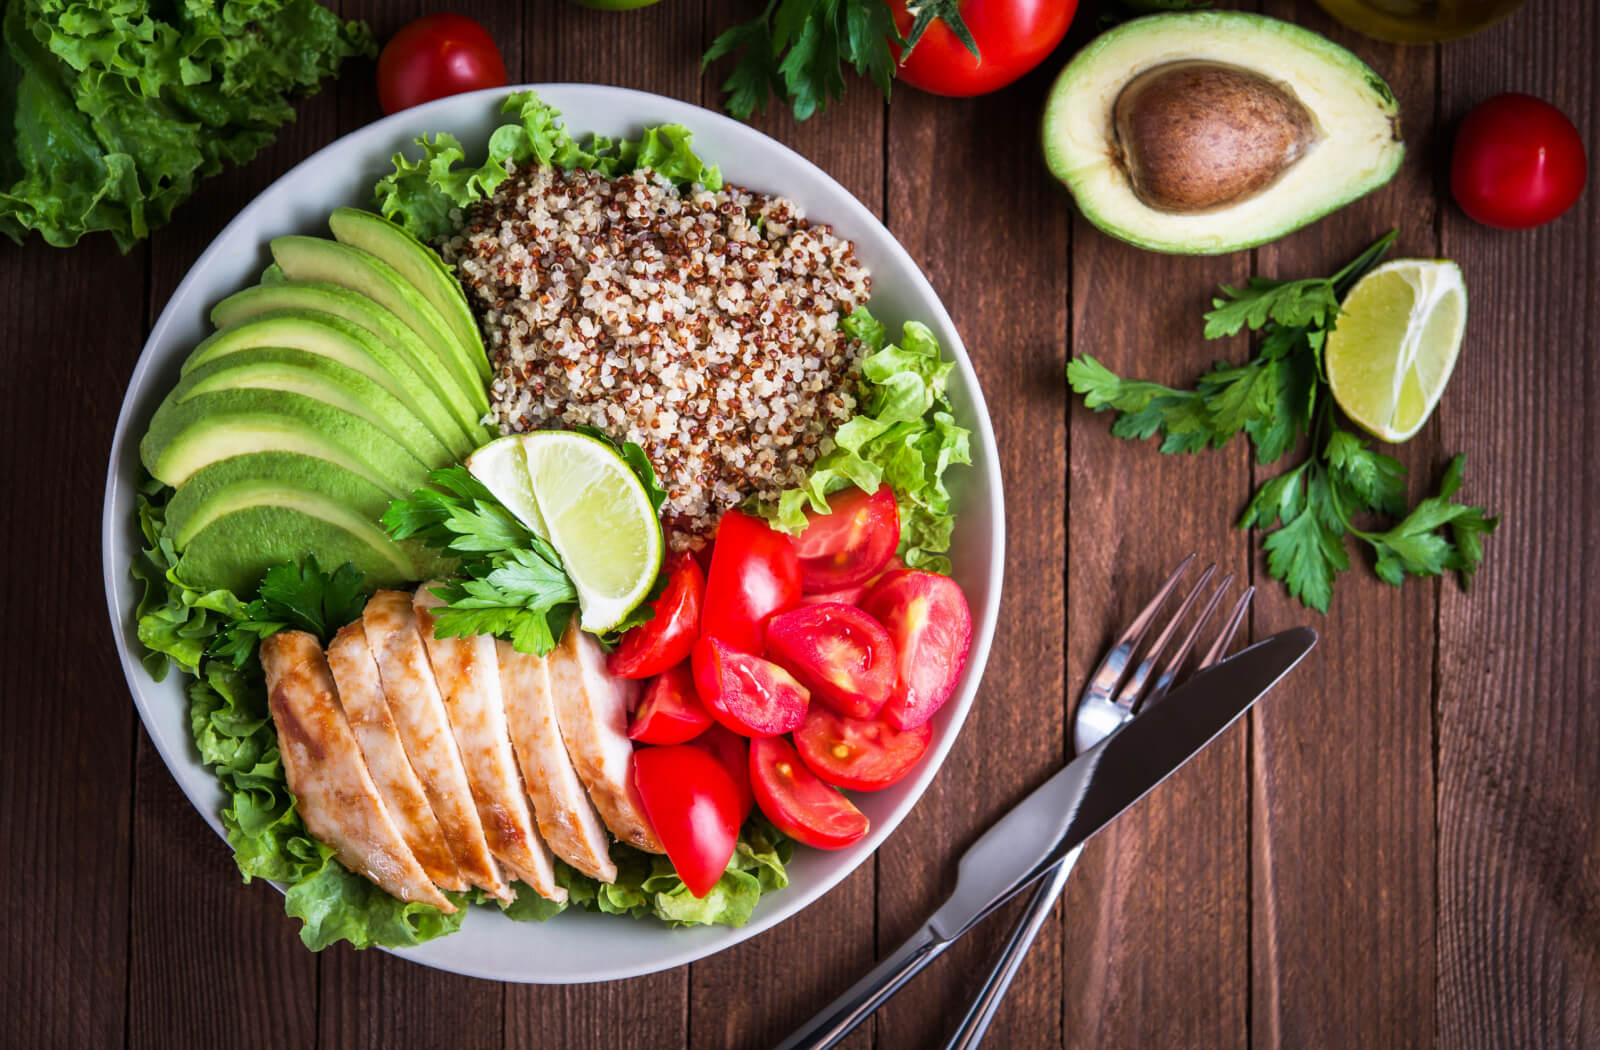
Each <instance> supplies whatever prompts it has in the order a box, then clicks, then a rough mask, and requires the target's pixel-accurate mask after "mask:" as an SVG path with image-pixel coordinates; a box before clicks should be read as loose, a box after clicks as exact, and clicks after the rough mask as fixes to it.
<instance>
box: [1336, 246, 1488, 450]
mask: <svg viewBox="0 0 1600 1050" xmlns="http://www.w3.org/2000/svg"><path fill="white" fill-rule="evenodd" d="M1342 305H1343V311H1344V312H1343V313H1341V314H1340V315H1339V321H1338V324H1337V325H1336V326H1335V327H1334V329H1333V331H1332V332H1331V333H1330V334H1329V335H1328V342H1327V345H1326V346H1324V347H1323V351H1322V355H1323V364H1324V365H1325V366H1326V368H1327V370H1328V385H1329V386H1330V387H1331V388H1332V389H1333V399H1334V400H1335V401H1337V402H1338V403H1339V407H1340V408H1342V409H1344V413H1345V415H1347V416H1349V417H1350V418H1351V420H1353V421H1354V422H1355V423H1357V424H1359V425H1360V426H1361V427H1362V428H1363V429H1365V430H1366V431H1368V432H1369V433H1371V434H1372V435H1373V436H1375V437H1378V438H1382V439H1383V440H1384V441H1392V442H1400V441H1405V440H1406V439H1408V438H1410V437H1411V436H1413V435H1414V434H1416V432H1417V431H1419V430H1421V429H1422V424H1424V423H1426V422H1427V421H1428V416H1429V415H1431V414H1432V413H1433V408H1434V406H1435V405H1437V404H1438V403H1439V397H1440V395H1442V394H1443V393H1444V388H1445V384H1447V383H1449V382H1450V373H1451V371H1452V370H1453V369H1454V368H1455V366H1456V356H1457V354H1458V353H1459V352H1460V350H1461V336H1462V333H1463V332H1464V331H1465V330H1466V325H1467V288H1466V284H1465V283H1464V282H1463V281H1462V279H1461V268H1460V267H1459V266H1457V265H1456V264H1455V263H1453V262H1450V261H1449V260H1447V259H1396V260H1395V261H1394V262H1391V263H1385V264H1384V265H1382V266H1380V267H1378V268H1377V269H1376V270H1373V271H1372V272H1371V273H1369V274H1367V275H1366V276H1365V277H1363V278H1361V280H1359V281H1357V282H1356V286H1355V287H1354V288H1352V289H1350V294H1349V295H1347V296H1345V300H1344V303H1343V304H1342Z"/></svg>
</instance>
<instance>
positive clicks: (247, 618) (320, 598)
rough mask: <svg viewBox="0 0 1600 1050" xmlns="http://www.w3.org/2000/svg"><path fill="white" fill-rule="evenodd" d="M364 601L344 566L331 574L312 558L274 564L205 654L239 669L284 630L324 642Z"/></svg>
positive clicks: (350, 568)
mask: <svg viewBox="0 0 1600 1050" xmlns="http://www.w3.org/2000/svg"><path fill="white" fill-rule="evenodd" d="M366 597H367V591H366V582H365V578H364V577H363V575H362V573H361V571H360V570H359V569H357V568H356V567H355V566H354V565H351V564H349V563H348V562H346V563H345V564H344V565H341V566H339V568H337V569H335V570H334V571H333V572H332V573H331V574H330V573H326V572H323V571H322V567H321V566H320V565H318V564H317V557H316V555H314V554H308V555H306V560H305V561H303V562H302V563H300V564H299V565H288V564H285V565H275V566H273V567H272V568H270V569H268V570H267V574H266V575H265V576H263V577H262V579H261V587H260V589H259V590H258V591H257V594H256V598H255V599H254V600H253V601H251V602H250V603H249V604H247V605H245V606H244V608H243V610H242V611H241V612H240V613H239V615H238V616H236V617H235V618H233V619H231V620H230V621H229V622H228V623H227V624H225V625H224V626H223V627H222V629H221V631H220V632H219V633H218V634H217V636H216V637H215V638H214V639H213V640H212V643H211V645H210V646H209V648H208V649H207V655H209V656H213V657H216V658H218V659H221V660H226V661H228V662H229V663H232V664H233V666H234V667H236V668H242V667H244V666H246V665H247V664H248V663H249V662H250V660H251V658H253V657H254V656H255V652H256V646H257V645H259V644H260V643H261V640H262V639H263V638H266V637H268V636H269V635H273V634H277V633H278V632H279V631H284V630H290V629H295V630H301V631H309V632H311V633H312V634H314V635H316V636H317V637H318V638H319V639H320V640H321V641H323V642H324V643H326V642H327V641H328V639H329V638H331V637H332V636H333V632H334V631H336V630H338V629H339V628H340V627H342V626H343V625H345V624H347V623H351V622H352V621H354V620H356V619H358V618H359V617H360V616H361V607H362V605H363V604H365V602H366Z"/></svg>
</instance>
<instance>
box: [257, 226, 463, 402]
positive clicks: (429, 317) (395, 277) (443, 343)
mask: <svg viewBox="0 0 1600 1050" xmlns="http://www.w3.org/2000/svg"><path fill="white" fill-rule="evenodd" d="M271 247H272V257H273V259H275V260H276V261H277V263H278V266H279V267H281V268H282V270H283V272H284V275H285V276H287V277H288V278H289V279H290V280H293V281H327V282H329V283H330V284H338V285H343V286H344V287H346V288H348V289H350V290H351V291H353V292H360V293H361V294H362V295H365V296H366V297H367V298H369V299H372V300H374V301H376V302H377V303H378V305H380V306H382V307H384V308H385V309H388V310H392V311H393V312H394V314H395V316H397V317H399V318H400V320H401V321H403V322H405V324H406V326H407V327H408V328H410V329H411V330H412V331H413V332H415V333H416V334H417V335H418V337H420V338H421V339H422V341H423V342H424V343H426V344H427V345H428V346H429V347H430V348H432V350H433V352H434V353H436V354H438V355H439V359H440V360H442V361H444V362H446V363H447V364H448V365H449V366H450V369H451V371H452V372H453V373H454V374H455V376H456V379H457V380H458V381H460V382H461V383H462V384H464V385H470V384H472V383H476V384H478V385H479V386H480V387H481V386H482V385H483V381H484V379H483V373H482V371H481V369H483V368H487V367H488V360H487V358H484V362H483V364H482V365H481V366H480V365H479V363H478V362H477V360H475V358H483V357H484V353H483V344H482V342H481V341H480V342H479V343H478V346H477V349H476V351H474V350H472V348H470V347H468V346H465V345H462V343H461V342H460V341H459V340H458V339H457V338H456V336H455V335H454V333H453V332H452V331H451V328H450V323H449V322H448V321H446V320H445V319H444V316H443V315H442V314H440V313H439V311H438V309H437V308H436V307H434V305H433V304H432V303H430V302H429V301H428V300H427V299H426V298H424V297H423V295H422V293H421V292H419V291H417V288H416V286H415V285H413V284H412V283H411V282H410V281H409V280H407V279H406V277H405V276H404V275H402V274H401V273H400V271H399V270H396V269H395V268H394V267H393V266H390V265H389V264H388V263H387V262H385V261H384V260H382V259H380V258H378V257H377V256H376V255H373V254H372V253H371V252H365V251H362V250H361V249H360V248H352V247H350V246H349V245H348V244H340V243H339V242H338V241H330V240H328V239H326V238H324V237H300V236H291V237H279V238H277V239H276V240H274V241H273V242H272V245H271Z"/></svg>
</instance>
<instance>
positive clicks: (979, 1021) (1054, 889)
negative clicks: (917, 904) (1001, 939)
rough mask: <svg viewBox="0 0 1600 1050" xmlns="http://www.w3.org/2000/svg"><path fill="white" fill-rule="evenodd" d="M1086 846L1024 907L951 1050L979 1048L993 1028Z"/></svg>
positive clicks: (1054, 871)
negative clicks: (1014, 981) (1035, 940)
mask: <svg viewBox="0 0 1600 1050" xmlns="http://www.w3.org/2000/svg"><path fill="white" fill-rule="evenodd" d="M1082 849H1083V847H1082V846H1079V847H1077V848H1076V849H1074V850H1072V851H1071V852H1070V853H1068V854H1067V855H1066V856H1065V857H1062V858H1061V860H1060V861H1058V862H1057V863H1056V866H1055V867H1054V868H1053V869H1051V870H1050V871H1049V872H1048V873H1047V874H1046V875H1045V877H1044V878H1043V879H1042V880H1040V882H1039V885H1038V886H1037V887H1036V888H1035V889H1034V891H1033V895H1032V896H1031V897H1029V898H1028V903H1027V904H1026V905H1024V906H1023V911H1022V914H1021V915H1020V916H1018V918H1017V922H1016V925H1015V926H1013V927H1012V929H1011V938H1010V940H1008V941H1007V942H1006V946H1005V950H1004V951H1002V952H1001V953H1000V958H999V959H998V960H996V962H995V964H994V969H993V970H991V971H990V972H989V979H988V980H987V981H985V982H984V984H983V987H982V988H981V989H979V990H978V994H977V997H976V998H974V999H973V1001H972V1006H971V1007H970V1008H969V1009H968V1010H967V1015H966V1016H965V1017H963V1018H962V1019H961V1024H960V1026H959V1027H958V1028H957V1029H956V1031H955V1034H954V1035H953V1036H951V1038H950V1041H949V1042H948V1043H946V1044H945V1046H946V1048H947V1050H975V1048H976V1047H977V1045H978V1044H979V1043H981V1042H982V1041H983V1036H984V1033H985V1032H987V1031H988V1030H989V1022H991V1021H993V1020H994V1015H995V1011H996V1010H998V1009H999V1008H1000V1002H1001V1000H1003V999H1004V998H1005V995H1006V990H1007V989H1009V988H1010V987H1011V981H1012V979H1013V978H1014V977H1016V975H1017V971H1018V970H1019V969H1021V968H1022V960H1023V958H1024V957H1025V956H1026V955H1027V954H1028V948H1029V947H1031V946H1032V944H1033V940H1034V938H1035V937H1037V936H1039V930H1040V929H1041V928H1043V926H1044V924H1045V921H1046V920H1047V919H1049V918H1050V909H1051V908H1052V907H1054V906H1055V903H1056V898H1057V897H1060V896H1061V891H1062V889H1063V888H1065V887H1066V885H1067V878H1068V876H1070V875H1071V874H1072V866H1073V865H1074V864H1076V863H1077V860H1078V854H1079V853H1080V852H1081V851H1082Z"/></svg>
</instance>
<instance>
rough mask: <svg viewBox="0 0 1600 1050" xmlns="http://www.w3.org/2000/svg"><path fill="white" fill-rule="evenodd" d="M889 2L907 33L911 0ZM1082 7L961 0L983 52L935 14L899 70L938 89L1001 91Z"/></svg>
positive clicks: (960, 93) (1074, 0)
mask: <svg viewBox="0 0 1600 1050" xmlns="http://www.w3.org/2000/svg"><path fill="white" fill-rule="evenodd" d="M885 2H886V3H888V5H889V10H890V11H891V12H893V14H894V24H895V26H896V27H897V28H898V29H899V30H900V34H901V35H902V36H904V35H905V34H906V33H907V32H909V31H910V29H911V21H912V19H911V14H910V12H908V11H907V10H906V0H885ZM924 2H926V0H924ZM1077 9H1078V0H960V11H961V20H962V21H963V22H965V23H966V25H967V29H968V30H969V31H970V32H971V33H972V39H973V42H974V43H976V44H977V45H978V54H979V56H980V57H979V58H974V57H973V56H972V52H970V51H968V50H967V47H966V45H965V44H963V43H962V42H961V40H960V38H958V37H957V36H956V35H955V33H953V32H951V31H950V27H949V26H948V25H946V24H945V23H944V20H943V19H935V20H934V21H933V22H932V23H931V24H930V25H929V26H928V29H927V31H926V32H924V33H923V34H922V37H921V39H919V40H918V41H917V43H916V46H915V47H913V48H912V49H911V54H910V56H908V57H907V58H906V60H905V61H904V62H903V63H901V65H900V67H899V70H898V71H897V72H896V73H895V76H896V77H897V78H898V79H900V80H903V81H905V82H906V83H907V84H910V85H911V86H912V87H915V88H921V89H922V90H923V91H927V92H931V93H932V94H935V95H953V96H957V97H966V96H969V95H986V94H988V93H989V92H991V91H998V90H999V89H1000V88H1003V87H1005V86H1006V85H1007V84H1009V83H1011V82H1012V81H1014V80H1016V79H1017V78H1019V77H1021V76H1022V75H1023V74H1024V73H1026V72H1028V71H1029V70H1030V69H1032V68H1033V67H1034V66H1037V65H1038V64H1039V63H1040V62H1043V61H1044V60H1045V58H1046V57H1047V56H1048V55H1049V54H1050V52H1052V51H1054V50H1055V49H1056V45H1057V44H1059V43H1061V38H1062V37H1064V36H1066V35H1067V26H1069V25H1071V24H1072V16H1073V14H1074V13H1076V12H1077Z"/></svg>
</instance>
